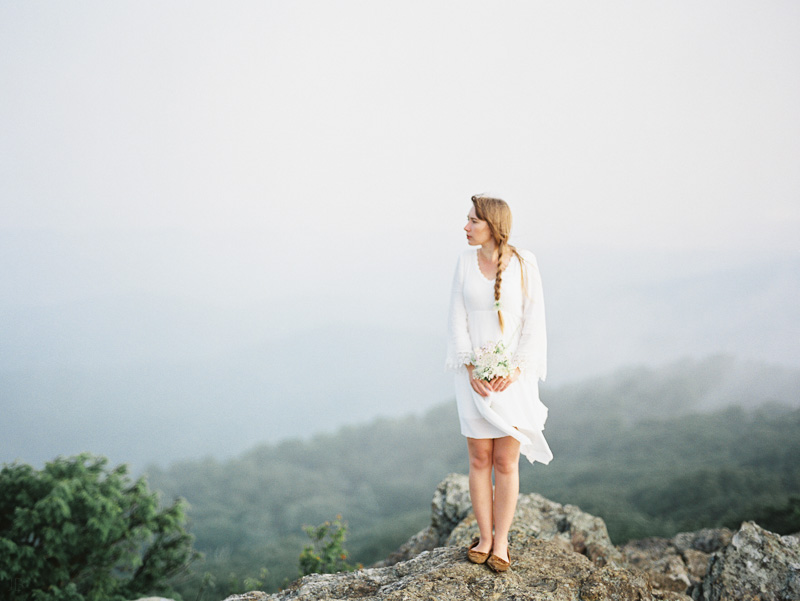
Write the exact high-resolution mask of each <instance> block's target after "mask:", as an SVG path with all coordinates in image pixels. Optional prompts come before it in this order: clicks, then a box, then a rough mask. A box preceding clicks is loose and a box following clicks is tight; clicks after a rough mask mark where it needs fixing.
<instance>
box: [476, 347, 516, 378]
mask: <svg viewBox="0 0 800 601" xmlns="http://www.w3.org/2000/svg"><path fill="white" fill-rule="evenodd" d="M471 361H472V365H474V366H475V367H474V369H473V370H472V377H473V378H475V379H476V380H485V381H486V382H490V381H491V380H494V379H495V378H498V377H500V378H505V377H507V376H509V375H511V372H512V371H513V370H514V367H512V365H511V357H509V355H508V353H507V352H506V345H505V343H504V342H503V341H502V340H501V341H500V342H498V343H497V344H495V343H494V342H488V343H486V344H484V345H483V346H482V347H480V348H476V349H475V350H474V351H473V352H472V357H471Z"/></svg>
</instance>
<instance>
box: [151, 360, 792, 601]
mask: <svg viewBox="0 0 800 601" xmlns="http://www.w3.org/2000/svg"><path fill="white" fill-rule="evenodd" d="M745 376H746V378H745ZM743 378H745V379H746V382H744V380H743ZM776 383H780V385H779V386H778V385H776ZM798 391H800V372H797V371H791V370H786V369H781V368H775V367H770V366H758V365H756V366H754V365H750V364H743V363H741V362H738V361H736V360H734V359H732V358H730V357H726V356H715V357H711V358H708V359H705V360H702V361H698V360H686V361H683V362H680V363H675V364H672V365H669V366H666V367H664V368H661V369H649V368H631V369H627V370H622V371H619V372H617V373H615V374H612V375H611V376H608V377H603V378H595V379H591V380H585V381H582V382H579V383H577V384H574V385H569V386H563V387H560V388H558V389H554V390H552V391H551V390H548V389H546V388H543V392H542V398H543V401H544V402H545V404H546V405H548V407H549V408H550V417H549V419H548V423H547V429H546V431H545V435H546V437H547V439H548V441H549V442H550V445H551V447H552V449H553V453H554V455H555V459H554V460H553V462H552V463H551V464H550V465H549V466H542V465H540V464H536V465H533V466H531V465H528V464H527V463H525V462H523V464H522V466H521V470H520V480H521V483H520V486H521V491H522V492H537V493H540V494H542V495H544V496H546V497H548V498H550V499H552V500H554V501H557V502H560V503H572V504H576V505H579V506H580V507H581V508H582V509H584V510H585V511H588V512H590V513H593V514H595V515H599V516H601V517H602V518H603V519H604V520H605V521H606V523H607V525H608V529H609V533H610V535H611V537H612V540H613V541H614V542H615V543H616V544H620V543H624V542H625V541H627V540H630V539H637V538H643V537H647V536H671V535H673V534H675V533H677V532H681V531H686V530H694V529H699V528H704V527H715V526H727V527H731V528H735V527H737V526H738V524H739V523H741V521H743V520H746V519H754V520H756V521H757V522H759V523H760V524H762V525H764V526H765V527H768V528H771V529H773V530H776V531H781V532H782V533H786V532H795V531H798V530H800V459H799V458H800V395H799V394H798ZM376 402H379V401H378V400H376ZM466 471H467V461H466V447H465V440H464V438H463V437H462V436H461V435H460V433H459V431H458V420H457V416H456V410H455V403H454V402H453V401H450V402H446V403H443V404H441V405H439V406H437V407H435V408H433V409H431V410H430V411H428V412H427V413H425V414H423V415H410V416H407V417H404V418H401V419H378V420H375V421H373V422H371V423H366V424H359V425H353V426H348V427H345V428H342V429H340V430H339V431H337V432H335V433H328V434H319V435H317V436H314V437H312V438H310V439H308V440H286V441H284V442H281V443H279V444H274V445H263V446H259V447H256V448H253V449H252V450H250V451H249V452H247V453H244V454H243V455H241V456H239V457H237V458H235V459H233V460H230V461H225V462H220V461H217V460H215V459H213V458H206V459H203V460H197V461H187V462H181V463H176V464H173V465H171V466H169V467H168V468H157V467H151V468H149V469H148V473H147V477H148V480H149V482H150V486H151V487H152V488H153V489H156V490H158V491H160V492H161V496H162V501H163V502H164V503H169V502H171V501H172V500H173V499H175V498H176V497H183V498H185V499H186V500H187V501H188V503H189V510H188V516H189V524H188V525H189V529H190V531H191V533H192V534H193V535H194V536H195V547H196V548H197V550H199V551H201V552H202V553H203V554H204V558H203V559H202V560H200V561H198V562H196V563H195V564H194V566H193V568H192V571H191V572H190V573H188V574H184V575H183V576H181V577H179V578H177V579H176V580H175V581H174V582H173V586H174V587H175V589H176V590H177V591H179V592H180V593H181V594H182V596H183V597H184V599H196V598H198V597H200V598H204V599H216V598H220V599H221V598H224V597H225V596H226V595H228V594H231V593H235V592H243V591H244V590H245V589H253V588H260V589H262V590H269V591H274V590H278V589H279V588H280V587H281V586H285V585H286V584H287V583H288V582H290V581H291V580H294V579H295V578H296V577H297V576H298V557H299V555H300V553H301V550H302V549H303V547H304V545H306V544H307V543H308V537H307V536H306V534H305V533H304V531H303V527H304V526H316V525H318V524H321V523H323V522H325V521H327V520H333V519H335V518H336V516H337V515H341V516H342V519H343V521H344V522H345V523H346V524H347V539H346V542H345V547H346V549H347V550H348V552H349V558H348V561H350V562H351V563H356V564H357V563H361V564H363V565H369V564H371V563H373V562H375V561H378V560H380V559H382V558H384V557H385V556H386V555H388V553H390V552H391V551H393V550H394V549H396V548H397V547H398V546H399V545H400V544H402V543H403V542H405V540H407V539H408V538H409V537H410V536H411V535H412V534H414V533H415V532H417V531H419V530H420V529H422V528H423V527H425V526H426V525H427V524H428V521H429V512H430V509H429V508H430V499H431V496H432V494H433V490H434V488H435V486H436V484H437V483H438V482H439V481H441V480H442V479H443V478H444V476H446V475H447V474H448V473H450V472H462V473H466Z"/></svg>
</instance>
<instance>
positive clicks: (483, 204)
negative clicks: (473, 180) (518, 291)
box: [472, 195, 526, 332]
mask: <svg viewBox="0 0 800 601" xmlns="http://www.w3.org/2000/svg"><path fill="white" fill-rule="evenodd" d="M472 204H473V205H475V216H476V217H477V218H478V219H480V220H481V221H485V222H486V223H487V224H488V226H489V231H490V232H491V234H492V238H494V241H495V244H497V253H498V254H497V273H496V274H495V278H494V300H495V304H496V305H497V307H498V309H497V319H498V321H499V322H500V331H501V332H502V331H503V327H504V323H503V312H502V311H501V310H500V286H501V285H502V283H503V257H504V256H507V255H508V254H509V253H510V254H511V255H512V256H515V257H517V260H518V261H519V264H520V268H522V264H523V259H522V257H521V256H520V254H519V253H518V252H517V249H516V248H514V247H513V246H511V245H510V244H509V243H508V237H509V235H510V234H511V209H509V208H508V204H507V203H506V201H504V200H501V199H499V198H492V197H490V196H480V195H476V196H473V197H472ZM522 289H523V290H526V288H525V270H524V269H522Z"/></svg>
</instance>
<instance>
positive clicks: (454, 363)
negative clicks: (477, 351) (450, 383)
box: [445, 352, 472, 371]
mask: <svg viewBox="0 0 800 601" xmlns="http://www.w3.org/2000/svg"><path fill="white" fill-rule="evenodd" d="M471 362H472V353H471V352H461V353H455V355H450V356H448V357H447V361H446V362H445V369H447V370H449V371H461V370H462V369H464V366H465V365H467V364H468V363H471Z"/></svg>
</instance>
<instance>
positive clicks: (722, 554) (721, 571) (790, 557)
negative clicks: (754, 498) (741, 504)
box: [692, 522, 800, 601]
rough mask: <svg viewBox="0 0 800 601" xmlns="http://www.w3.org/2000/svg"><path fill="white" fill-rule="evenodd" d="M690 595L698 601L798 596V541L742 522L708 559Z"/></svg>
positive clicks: (783, 599)
mask: <svg viewBox="0 0 800 601" xmlns="http://www.w3.org/2000/svg"><path fill="white" fill-rule="evenodd" d="M692 596H693V597H694V599H697V600H698V601H699V600H702V601H734V600H737V599H741V600H742V601H744V600H747V601H750V600H758V601H789V600H792V599H800V541H799V540H798V539H797V538H796V537H794V536H779V535H778V534H775V533H773V532H769V531H768V530H764V529H763V528H761V527H760V526H758V524H755V523H753V522H744V523H743V524H742V526H741V528H740V529H739V531H738V532H737V533H736V534H734V535H733V538H732V540H731V542H730V544H729V545H728V546H726V547H725V548H723V549H721V550H720V551H717V552H716V553H715V554H714V555H713V556H712V558H711V561H710V562H709V567H708V573H707V574H706V576H705V577H704V578H703V581H702V582H701V583H700V584H699V585H698V586H697V587H696V588H695V590H694V591H693V594H692Z"/></svg>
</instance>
